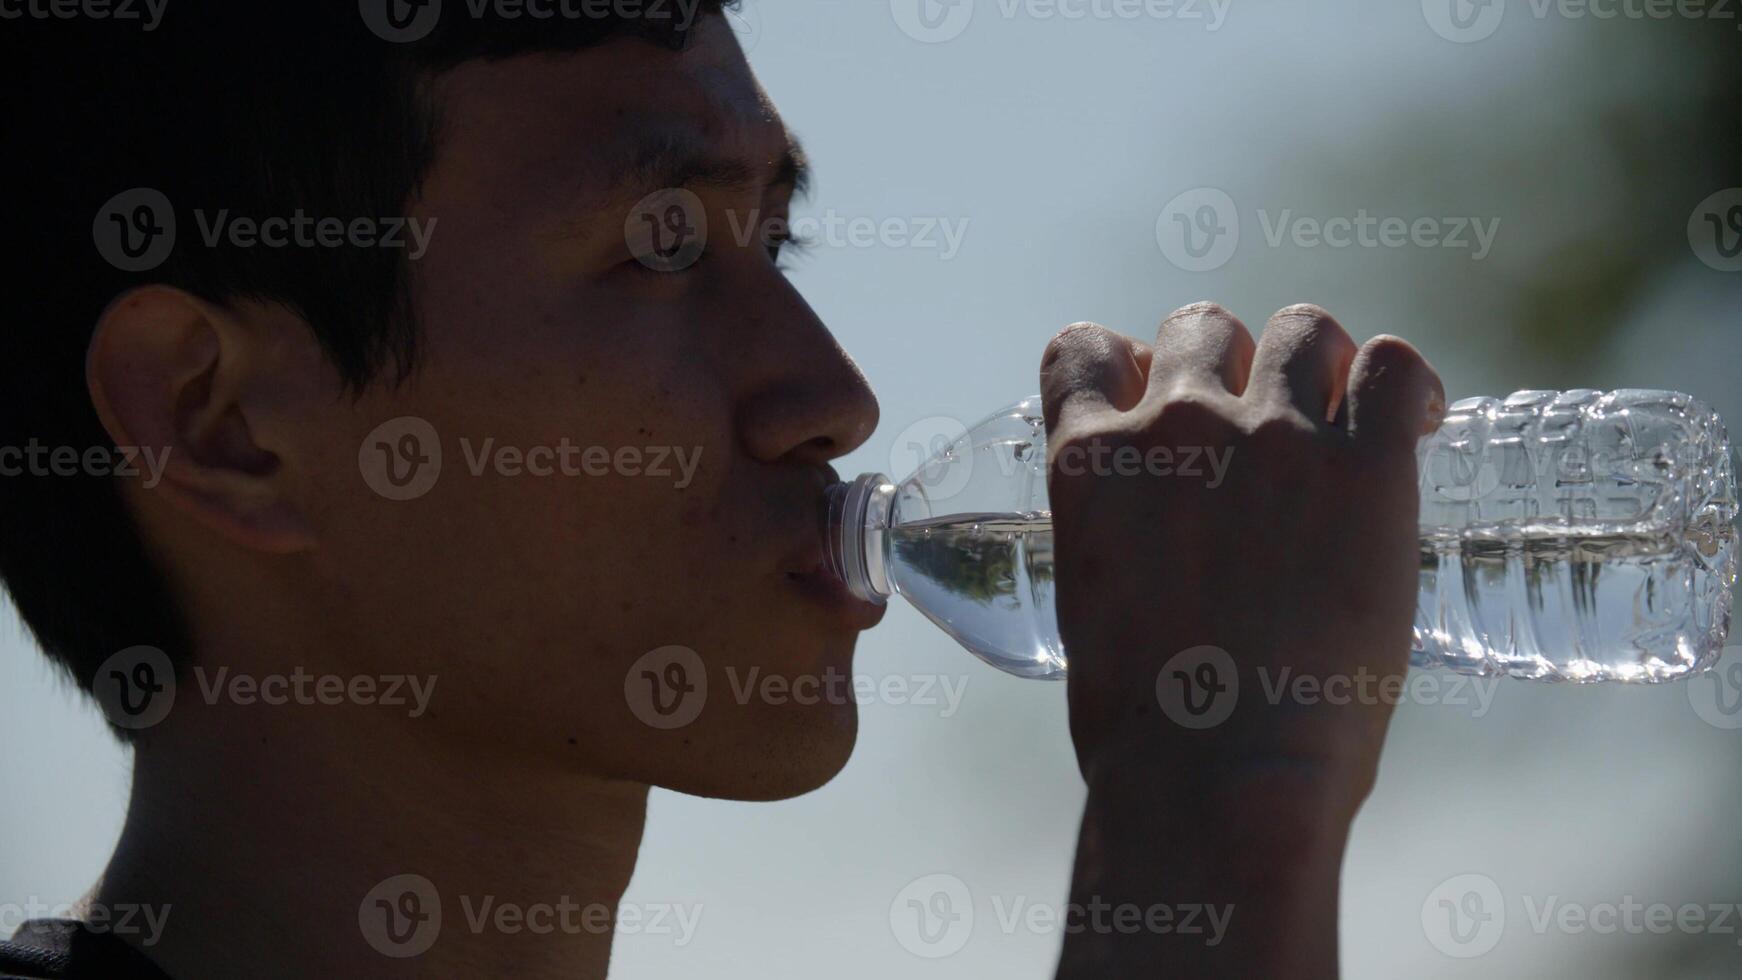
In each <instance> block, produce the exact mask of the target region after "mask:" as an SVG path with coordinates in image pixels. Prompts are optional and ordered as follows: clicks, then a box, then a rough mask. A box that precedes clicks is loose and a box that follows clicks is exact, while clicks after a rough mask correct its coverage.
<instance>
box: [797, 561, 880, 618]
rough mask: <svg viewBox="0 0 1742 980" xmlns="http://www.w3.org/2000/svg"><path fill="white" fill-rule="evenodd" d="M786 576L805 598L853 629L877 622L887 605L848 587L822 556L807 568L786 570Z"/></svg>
mask: <svg viewBox="0 0 1742 980" xmlns="http://www.w3.org/2000/svg"><path fill="white" fill-rule="evenodd" d="M786 580H787V582H788V583H790V584H791V585H792V587H793V588H794V589H795V590H796V591H798V592H799V593H800V594H802V595H803V596H804V597H805V598H806V599H808V600H810V601H811V602H814V603H816V604H818V605H820V606H822V607H824V608H826V609H827V610H829V612H830V614H831V615H833V616H835V617H836V618H837V619H838V621H839V622H840V623H841V624H842V625H844V626H847V627H849V628H851V629H854V630H868V629H870V628H871V627H873V626H876V625H877V624H878V623H879V622H881V621H882V620H883V613H884V612H885V611H886V610H887V608H888V607H887V606H886V605H884V604H883V603H881V602H866V601H865V600H864V599H860V598H858V597H857V596H855V595H853V593H851V592H849V591H847V584H846V583H845V582H842V581H841V580H840V579H839V578H838V577H836V575H835V573H834V571H832V570H831V569H830V568H829V566H828V563H827V562H825V561H823V560H822V559H821V558H818V559H817V561H816V562H815V564H813V565H811V566H809V567H807V568H802V569H791V570H788V571H787V573H786Z"/></svg>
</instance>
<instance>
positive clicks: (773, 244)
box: [764, 231, 815, 272]
mask: <svg viewBox="0 0 1742 980" xmlns="http://www.w3.org/2000/svg"><path fill="white" fill-rule="evenodd" d="M764 242H765V244H766V245H767V246H768V257H769V259H771V260H773V262H774V264H775V265H777V266H779V267H780V269H781V271H782V272H784V271H787V270H788V269H790V268H791V264H790V263H791V260H792V259H793V258H794V257H795V256H799V255H804V254H805V253H807V252H809V251H810V250H811V247H812V246H813V245H814V244H815V243H814V242H812V241H811V240H810V239H808V238H803V237H801V236H798V235H794V234H793V233H792V232H790V231H782V232H778V233H774V234H770V235H769V236H768V237H767V238H766V239H764Z"/></svg>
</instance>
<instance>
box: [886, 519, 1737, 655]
mask: <svg viewBox="0 0 1742 980" xmlns="http://www.w3.org/2000/svg"><path fill="white" fill-rule="evenodd" d="M1707 532H1708V533H1705V534H1698V533H1696V534H1692V535H1682V534H1657V535H1652V534H1614V533H1601V532H1597V533H1580V532H1579V531H1578V530H1577V529H1576V528H1574V529H1565V528H1562V529H1552V528H1537V529H1534V530H1522V531H1521V530H1520V529H1519V528H1517V527H1510V526H1499V525H1497V526H1493V527H1486V528H1470V529H1466V530H1465V531H1463V532H1462V533H1459V534H1447V535H1440V536H1424V537H1423V538H1422V541H1421V591H1420V598H1419V603H1418V606H1417V610H1418V611H1417V623H1416V633H1415V651H1414V652H1415V659H1416V661H1417V662H1418V663H1424V664H1427V663H1432V664H1435V665H1439V666H1447V667H1452V668H1454V669H1463V670H1468V671H1474V672H1481V673H1487V672H1496V671H1500V672H1505V673H1507V674H1511V675H1513V676H1517V677H1531V678H1538V679H1566V680H1630V681H1650V680H1668V679H1671V678H1674V677H1678V676H1681V675H1683V674H1686V673H1688V672H1690V671H1692V670H1694V669H1695V668H1696V666H1697V665H1698V664H1699V662H1700V660H1701V657H1702V656H1703V655H1704V654H1705V652H1706V651H1703V650H1701V649H1700V648H1699V646H1698V640H1699V639H1700V638H1701V637H1702V636H1704V635H1706V634H1707V633H1708V632H1709V630H1710V627H1711V624H1710V623H1701V622H1689V621H1688V616H1689V615H1690V612H1691V613H1693V614H1694V615H1696V616H1697V615H1699V613H1698V611H1699V610H1702V609H1707V608H1711V606H1710V604H1707V603H1702V602H1699V601H1696V597H1694V596H1691V595H1690V594H1689V591H1688V590H1689V589H1690V588H1691V587H1693V584H1694V583H1696V582H1697V581H1699V576H1697V575H1696V574H1695V573H1696V570H1697V565H1699V564H1700V563H1710V562H1711V561H1713V560H1714V559H1716V558H1717V557H1718V556H1720V555H1721V554H1723V553H1724V552H1726V551H1727V550H1728V549H1730V548H1732V547H1733V546H1734V536H1735V530H1734V526H1733V525H1730V524H1715V525H1714V526H1713V527H1711V528H1709V529H1707ZM890 547H891V548H892V551H893V554H892V555H891V559H892V562H891V564H892V566H893V578H894V584H895V587H896V589H897V590H898V591H899V592H900V593H901V594H902V595H904V596H906V597H907V598H908V599H909V600H911V601H912V602H913V604H914V605H915V606H916V607H918V608H919V610H920V611H921V612H922V613H924V614H925V616H926V617H927V618H928V619H930V620H931V621H932V622H933V623H935V624H937V625H938V626H939V627H940V628H942V629H943V630H944V631H945V632H947V633H949V634H950V635H951V636H953V637H954V638H955V639H956V640H957V641H958V642H960V643H962V645H964V646H965V647H967V648H968V649H969V650H971V651H973V652H974V653H975V654H976V655H978V656H979V657H980V658H981V659H983V660H985V661H986V662H987V663H990V664H991V665H993V666H995V667H998V668H999V669H1001V670H1005V671H1009V672H1011V673H1014V674H1018V675H1019V676H1023V677H1034V678H1056V677H1062V676H1063V675H1064V672H1065V668H1066V661H1065V652H1064V645H1063V643H1062V642H1061V641H1060V639H1059V635H1058V623H1057V619H1056V616H1055V614H1054V612H1053V610H1054V605H1053V533H1052V515H1051V514H1050V513H1048V512H1044V511H1042V512H1030V513H1016V514H951V515H948V516H946V517H940V518H931V519H927V520H920V521H914V522H912V523H908V524H902V525H898V526H896V527H894V528H891V529H890Z"/></svg>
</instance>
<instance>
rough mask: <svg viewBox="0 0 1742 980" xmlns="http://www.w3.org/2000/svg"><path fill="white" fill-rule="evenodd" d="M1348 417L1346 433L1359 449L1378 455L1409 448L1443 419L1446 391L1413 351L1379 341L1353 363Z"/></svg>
mask: <svg viewBox="0 0 1742 980" xmlns="http://www.w3.org/2000/svg"><path fill="white" fill-rule="evenodd" d="M1348 415H1349V430H1350V432H1351V433H1352V434H1353V435H1354V437H1355V440H1356V441H1357V442H1359V443H1365V444H1367V445H1371V446H1375V447H1377V448H1380V449H1399V448H1403V447H1413V446H1414V445H1415V443H1416V441H1417V440H1419V439H1420V438H1421V437H1422V436H1424V435H1427V434H1429V433H1431V432H1433V431H1434V430H1435V429H1437V428H1439V424H1440V422H1441V421H1442V420H1443V419H1444V418H1445V415H1446V389H1445V386H1444V385H1443V384H1441V383H1440V376H1439V374H1438V373H1437V372H1435V371H1434V369H1433V368H1432V367H1431V366H1429V364H1428V362H1427V359H1426V358H1424V357H1422V356H1421V353H1420V352H1419V351H1417V350H1416V349H1415V348H1414V347H1411V346H1410V345H1409V343H1408V342H1406V341H1403V340H1400V339H1398V338H1396V337H1389V336H1383V335H1381V336H1378V337H1374V338H1373V339H1372V340H1369V341H1368V342H1367V344H1366V345H1365V346H1364V347H1362V348H1361V352H1360V353H1359V354H1357V355H1356V357H1355V366H1354V367H1353V368H1352V369H1351V370H1350V372H1349V413H1348Z"/></svg>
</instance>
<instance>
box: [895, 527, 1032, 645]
mask: <svg viewBox="0 0 1742 980" xmlns="http://www.w3.org/2000/svg"><path fill="white" fill-rule="evenodd" d="M889 538H890V542H889V543H890V548H891V551H892V552H893V553H892V555H891V559H892V561H891V564H892V565H893V566H894V570H893V574H892V577H893V579H894V585H895V587H896V589H897V591H899V592H900V593H901V594H902V595H904V596H906V597H907V598H908V599H909V600H910V601H911V602H912V603H913V604H914V605H915V606H916V607H918V608H919V610H920V611H921V612H922V613H924V614H925V616H926V618H927V619H930V620H931V621H932V622H933V623H936V624H937V625H938V626H939V627H940V628H942V629H943V630H944V631H945V632H946V633H949V634H950V635H951V636H953V637H955V639H956V640H957V641H958V642H960V643H961V644H962V645H963V646H965V647H967V648H968V649H969V650H971V651H973V652H974V654H975V655H977V656H979V657H980V658H981V659H982V660H985V661H986V662H987V663H989V664H991V665H992V666H994V667H997V668H998V669H1000V670H1005V671H1009V672H1010V673H1013V674H1016V675H1018V676H1021V677H1033V678H1048V677H1063V676H1064V670H1065V654H1064V645H1063V644H1062V643H1060V642H1059V635H1058V620H1057V617H1056V616H1055V614H1054V612H1053V594H1052V590H1053V539H1052V514H1051V513H1049V512H1044V511H1036V512H1028V513H1013V514H950V515H948V516H946V517H939V518H932V519H928V520H919V521H913V522H911V523H907V524H900V525H897V526H896V527H893V528H891V529H890V531H889Z"/></svg>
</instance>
